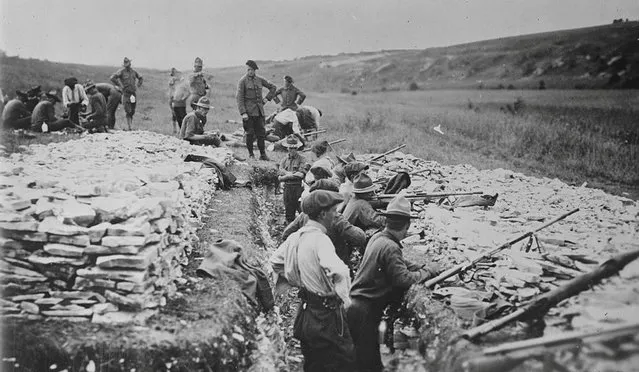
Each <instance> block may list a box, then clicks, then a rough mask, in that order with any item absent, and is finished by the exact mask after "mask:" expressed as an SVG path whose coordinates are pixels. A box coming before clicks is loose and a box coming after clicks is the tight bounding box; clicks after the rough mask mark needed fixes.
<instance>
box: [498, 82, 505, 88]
mask: <svg viewBox="0 0 639 372" xmlns="http://www.w3.org/2000/svg"><path fill="white" fill-rule="evenodd" d="M505 88H506V87H505V86H504V84H501V83H500V84H499V85H497V89H505Z"/></svg>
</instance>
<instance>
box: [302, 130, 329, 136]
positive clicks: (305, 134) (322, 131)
mask: <svg viewBox="0 0 639 372" xmlns="http://www.w3.org/2000/svg"><path fill="white" fill-rule="evenodd" d="M324 132H326V129H322V130H316V131H315V132H308V133H302V135H303V136H304V137H306V136H312V135H313V134H320V133H324Z"/></svg>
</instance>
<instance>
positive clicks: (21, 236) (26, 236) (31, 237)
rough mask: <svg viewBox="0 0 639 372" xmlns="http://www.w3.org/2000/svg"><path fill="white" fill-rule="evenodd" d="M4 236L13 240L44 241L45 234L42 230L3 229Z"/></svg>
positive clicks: (45, 238) (45, 239)
mask: <svg viewBox="0 0 639 372" xmlns="http://www.w3.org/2000/svg"><path fill="white" fill-rule="evenodd" d="M3 235H4V237H5V238H8V239H14V240H22V241H26V242H46V241H47V234H45V233H43V232H39V231H37V232H27V231H14V230H5V231H4V232H3Z"/></svg>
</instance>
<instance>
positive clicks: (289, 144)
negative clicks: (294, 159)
mask: <svg viewBox="0 0 639 372" xmlns="http://www.w3.org/2000/svg"><path fill="white" fill-rule="evenodd" d="M280 144H281V145H282V146H284V147H286V148H289V149H290V148H296V149H297V148H299V147H300V146H302V145H303V143H302V141H300V139H299V138H298V137H297V136H296V135H294V134H289V135H288V136H286V138H284V139H282V140H280Z"/></svg>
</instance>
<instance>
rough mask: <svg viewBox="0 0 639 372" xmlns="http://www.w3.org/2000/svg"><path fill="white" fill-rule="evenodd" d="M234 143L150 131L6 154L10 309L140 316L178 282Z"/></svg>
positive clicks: (120, 318) (0, 209) (5, 278)
mask: <svg viewBox="0 0 639 372" xmlns="http://www.w3.org/2000/svg"><path fill="white" fill-rule="evenodd" d="M187 154H197V155H203V156H207V157H211V158H214V159H216V160H217V161H218V162H220V163H222V164H228V163H229V162H230V161H231V152H230V151H229V150H228V149H225V148H217V149H215V148H210V147H199V146H192V145H190V144H188V143H186V142H185V141H181V140H178V139H176V138H171V137H167V136H164V135H160V134H156V133H152V132H114V133H109V134H93V135H88V136H85V137H82V138H81V139H79V140H73V141H68V142H61V143H52V144H49V145H47V146H43V145H32V146H30V147H29V149H28V151H27V152H23V153H20V154H11V156H10V157H8V158H6V159H5V160H4V161H3V162H2V165H1V168H0V172H1V174H2V180H1V182H0V193H1V195H2V196H1V198H0V200H1V205H0V233H1V236H2V237H1V238H0V244H1V246H2V251H1V252H2V260H0V272H1V273H2V283H1V285H2V293H3V299H2V304H1V313H2V315H3V316H4V317H5V318H27V319H43V318H51V317H64V318H65V319H68V320H73V321H92V322H95V323H118V322H122V323H124V322H131V321H140V322H141V321H143V320H144V319H147V318H148V317H149V316H151V315H153V314H154V312H155V311H156V310H157V309H158V308H159V307H161V306H163V305H164V304H166V299H167V298H170V297H171V296H173V295H175V293H176V284H175V281H176V279H179V278H180V277H181V276H182V268H181V266H182V265H183V264H186V263H187V262H186V260H187V258H186V255H187V254H188V253H189V252H190V250H191V247H192V243H194V242H195V241H196V240H197V236H196V235H195V232H196V229H197V228H198V227H199V226H200V224H201V221H200V218H201V216H202V215H203V213H204V211H205V208H206V207H207V205H208V202H209V200H210V198H211V197H212V195H213V193H214V190H215V185H216V184H217V174H216V173H215V171H214V170H212V169H210V168H203V167H202V165H201V164H200V163H193V162H183V159H184V157H185V156H186V155H187Z"/></svg>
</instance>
